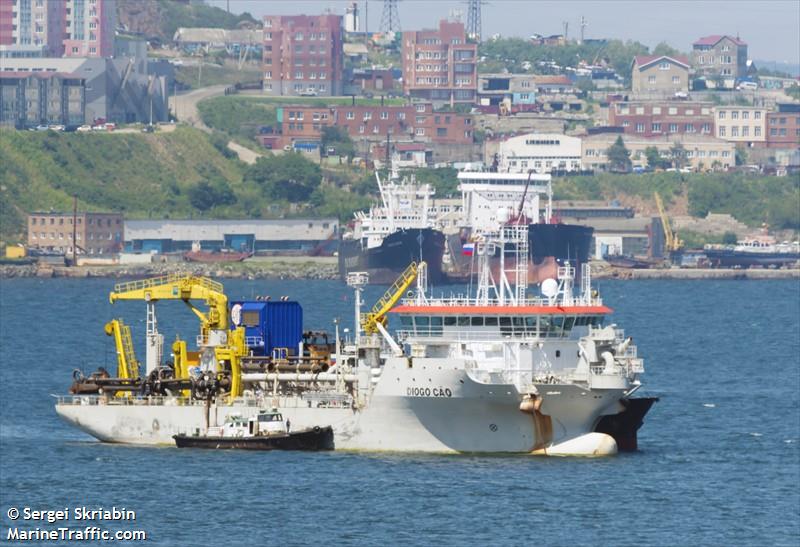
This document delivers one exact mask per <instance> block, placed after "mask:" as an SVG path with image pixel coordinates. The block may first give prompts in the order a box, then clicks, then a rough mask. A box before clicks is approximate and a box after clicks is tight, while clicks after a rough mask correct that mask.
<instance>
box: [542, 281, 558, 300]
mask: <svg viewBox="0 0 800 547" xmlns="http://www.w3.org/2000/svg"><path fill="white" fill-rule="evenodd" d="M542 294H543V295H545V296H546V297H547V298H553V297H554V296H555V295H557V294H558V281H556V280H555V279H553V278H552V277H551V278H549V279H545V280H544V281H542Z"/></svg>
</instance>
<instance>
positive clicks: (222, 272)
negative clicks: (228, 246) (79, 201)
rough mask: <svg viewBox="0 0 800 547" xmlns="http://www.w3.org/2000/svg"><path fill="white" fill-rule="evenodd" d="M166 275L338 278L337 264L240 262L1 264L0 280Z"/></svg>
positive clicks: (231, 277) (224, 277)
mask: <svg viewBox="0 0 800 547" xmlns="http://www.w3.org/2000/svg"><path fill="white" fill-rule="evenodd" d="M167 274H186V275H189V274H191V275H199V276H206V277H213V278H220V279H338V278H339V270H338V267H337V266H336V265H335V264H318V263H300V264H297V263H281V262H275V263H270V264H259V265H254V266H249V267H242V265H241V264H235V265H232V264H198V263H188V262H182V263H166V264H147V265H128V266H78V267H66V266H50V265H38V266H37V265H25V266H14V265H1V266H0V279H9V278H16V277H41V278H51V277H53V278H55V277H75V278H81V277H112V278H131V277H133V278H143V277H156V276H159V275H167Z"/></svg>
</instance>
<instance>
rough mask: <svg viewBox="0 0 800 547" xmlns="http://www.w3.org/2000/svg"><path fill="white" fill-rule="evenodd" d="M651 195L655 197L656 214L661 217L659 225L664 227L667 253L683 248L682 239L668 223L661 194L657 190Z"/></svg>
mask: <svg viewBox="0 0 800 547" xmlns="http://www.w3.org/2000/svg"><path fill="white" fill-rule="evenodd" d="M653 196H654V197H655V199H656V206H657V207H658V215H659V216H660V217H661V226H662V228H663V229H664V246H665V248H666V250H667V251H668V252H669V253H675V252H677V251H680V250H681V249H683V241H681V239H680V238H679V237H678V236H677V235H676V234H674V233H673V232H672V227H671V226H670V224H669V217H667V211H666V210H665V209H664V202H663V201H661V196H660V195H659V194H658V192H655V193H654V194H653Z"/></svg>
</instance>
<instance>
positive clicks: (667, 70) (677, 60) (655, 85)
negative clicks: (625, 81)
mask: <svg viewBox="0 0 800 547" xmlns="http://www.w3.org/2000/svg"><path fill="white" fill-rule="evenodd" d="M631 90H632V91H633V92H634V93H638V94H650V95H664V96H666V95H674V94H675V93H685V92H687V91H689V60H688V59H687V58H686V57H683V56H675V57H670V56H668V55H637V56H636V57H634V58H633V69H632V72H631Z"/></svg>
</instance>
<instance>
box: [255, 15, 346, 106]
mask: <svg viewBox="0 0 800 547" xmlns="http://www.w3.org/2000/svg"><path fill="white" fill-rule="evenodd" d="M343 58H344V57H343V53H342V17H341V16H339V15H317V16H310V15H290V16H285V15H284V16H282V15H267V16H265V17H264V49H263V73H264V92H265V93H266V94H268V95H301V94H303V95H304V94H309V95H322V96H331V95H341V94H342V78H343Z"/></svg>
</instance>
